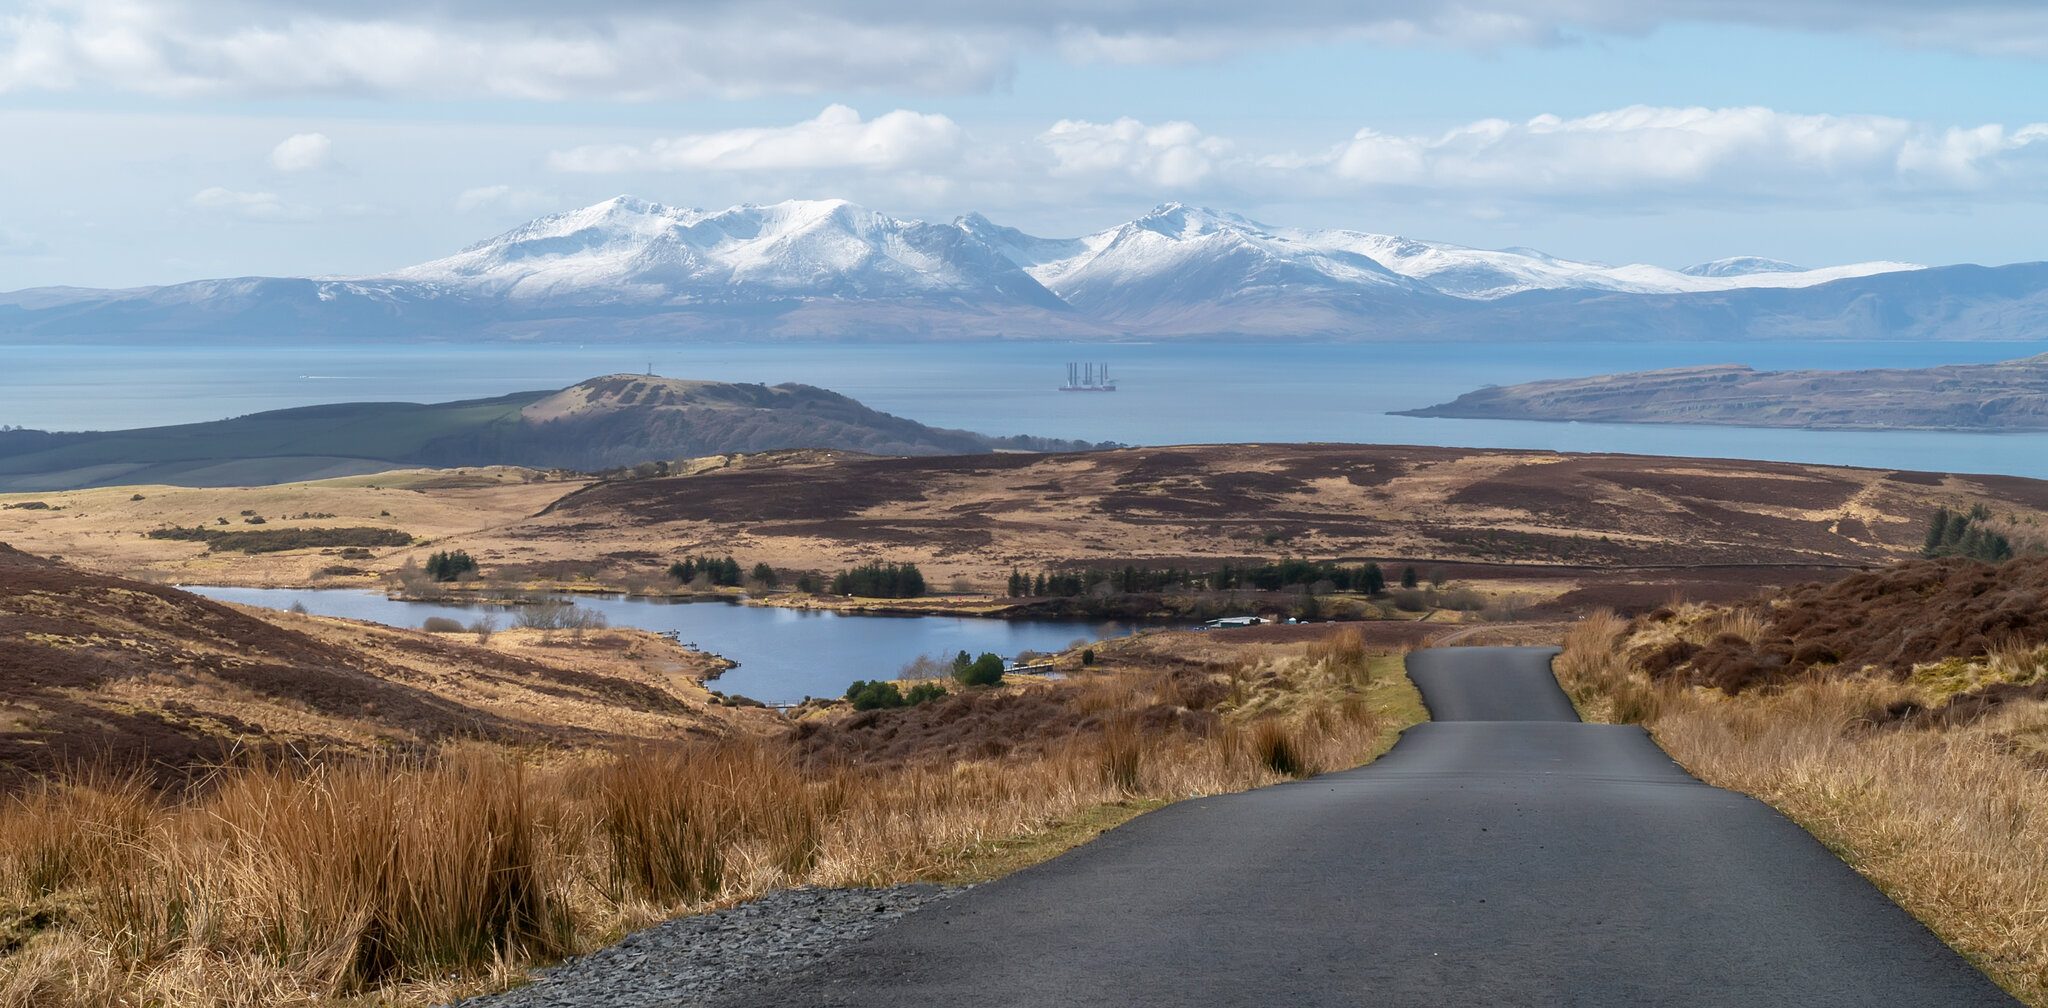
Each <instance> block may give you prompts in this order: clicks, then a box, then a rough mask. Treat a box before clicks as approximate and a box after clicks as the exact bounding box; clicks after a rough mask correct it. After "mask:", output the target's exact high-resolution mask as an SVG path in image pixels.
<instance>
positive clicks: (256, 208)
mask: <svg viewBox="0 0 2048 1008" xmlns="http://www.w3.org/2000/svg"><path fill="white" fill-rule="evenodd" d="M185 204H186V205H187V206H190V207H192V208H194V209H197V210H205V211H209V212H213V213H221V214H228V215H231V216H235V217H244V218H247V219H249V220H257V221H292V220H308V219H311V218H313V217H315V216H318V215H317V214H316V213H315V212H314V211H313V210H312V209H311V208H309V207H303V206H298V205H296V204H293V203H288V202H286V201H285V200H284V198H283V197H281V196H279V195H278V194H276V193H273V192H240V191H237V190H234V189H228V188H225V187H223V186H210V187H208V188H205V189H201V190H199V191H198V192H196V193H193V194H192V197H191V198H190V199H188V200H186V201H185Z"/></svg>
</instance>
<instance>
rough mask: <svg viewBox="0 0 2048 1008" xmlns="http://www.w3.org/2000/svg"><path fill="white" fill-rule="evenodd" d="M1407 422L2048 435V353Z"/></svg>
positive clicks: (1442, 411)
mask: <svg viewBox="0 0 2048 1008" xmlns="http://www.w3.org/2000/svg"><path fill="white" fill-rule="evenodd" d="M1401 415H1403V416H1420V417H1462V418H1471V419H1486V420H1581V421H1594V422H1606V423H1691V424H1725V425H1731V426H1741V427H1811V428H1831V429H1844V430H1896V429H1930V430H1985V431H2017V430H2048V355H2043V356H2039V357H2029V358H2026V359H2024V360H2015V361H2005V362H2003V363H1999V364H1955V365H1946V366H1942V367H1931V368H1913V369H1902V368H1885V369H1871V370H1863V371H1755V370H1751V369H1750V368H1746V367H1741V366H1738V365H1722V366H1713V367H1690V368H1671V369H1667V370H1662V371H1637V372H1630V373H1626V374H1612V375H1600V376H1597V377H1593V378H1562V379H1557V380H1553V381H1540V382H1529V383H1527V384H1522V385H1509V386H1503V387H1495V388H1485V389H1479V390H1477V391H1474V392H1467V393H1465V394H1464V395H1461V396H1459V397H1458V398H1456V399H1454V400H1452V401H1450V402H1447V403H1440V404H1438V405H1435V406H1428V407H1424V408H1422V409H1417V410H1406V411H1403V413H1402V414H1401Z"/></svg>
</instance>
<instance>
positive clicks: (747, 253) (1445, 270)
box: [363, 196, 1922, 310]
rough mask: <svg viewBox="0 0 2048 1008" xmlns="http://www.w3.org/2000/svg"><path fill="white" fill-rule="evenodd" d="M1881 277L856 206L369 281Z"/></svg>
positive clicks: (940, 283) (849, 294)
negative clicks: (1063, 226) (1014, 220)
mask: <svg viewBox="0 0 2048 1008" xmlns="http://www.w3.org/2000/svg"><path fill="white" fill-rule="evenodd" d="M1920 268H1922V267H1920V266H1917V265H1914V264H1910V263H1894V262H1869V263H1855V264H1850V265H1844V266H1831V267H1825V268H1821V269H1801V268H1799V267H1796V266H1792V265H1790V264H1788V263H1782V262H1777V261H1775V260H1768V259H1761V258H1756V257H1736V258H1732V259H1722V260H1716V261H1714V262H1710V263H1703V264H1700V265H1698V266H1693V267H1688V268H1687V269H1685V270H1672V269H1666V268H1664V267H1659V266H1647V265H1628V266H1606V265H1602V264H1599V263H1588V262H1575V261H1572V260H1567V259H1559V258H1555V257H1553V256H1549V255H1546V254H1544V253H1541V252H1536V251H1533V250H1529V249H1504V250H1488V249H1473V248H1465V247H1462V246H1458V245H1450V244H1445V243H1441V242H1426V241H1415V240H1411V239H1407V238H1401V237H1396V236H1392V235H1381V234H1372V233H1368V232H1360V231H1347V230H1341V229H1314V228H1281V227H1269V226H1267V225H1264V224H1260V223H1258V222H1257V221H1253V220H1249V219H1247V218H1244V217H1241V216H1238V215H1236V214H1230V213H1222V212H1218V211H1214V210H1208V209H1203V208H1200V207H1190V206H1184V205H1181V204H1177V203H1169V204H1165V205H1162V206H1160V207H1158V208H1156V209H1155V210H1153V211H1152V212H1151V213H1149V214H1147V215H1145V216H1143V217H1140V218H1138V219H1137V220H1134V221H1131V222H1129V223H1126V224H1122V225H1119V226H1117V227H1114V228H1110V229H1108V230H1105V231H1101V232H1097V233H1095V234H1092V235H1086V236H1083V237H1080V238H1066V239H1057V238H1040V237H1036V236H1033V235H1029V234H1026V233H1024V232H1022V231H1019V230H1017V229H1015V228H1008V227H1003V226H1001V225H997V224H995V223H993V222H990V221H989V220H988V219H987V218H985V217H982V216H981V215H979V214H971V215H968V216H966V217H962V218H960V219H958V220H956V221H954V222H953V223H951V224H945V225H941V224H930V223H925V222H922V221H916V220H906V219H897V218H892V217H887V216H884V215H882V214H879V213H876V212H874V211H871V210H867V209H864V208H862V207H859V206H856V205H854V204H852V203H848V202H846V201H844V200H790V201H786V202H783V203H776V204H772V205H768V206H755V205H742V206H736V207H732V208H729V209H726V210H719V211H704V210H691V209H681V208H676V207H669V206H664V205H662V204H659V203H651V202H647V201H644V200H639V199H635V198H633V197H630V196H620V197H617V198H614V199H610V200H606V201H604V202H602V203H599V204H596V205H594V206H589V207H584V208H582V209H580V210H571V211H568V212H565V213H559V214H553V215H550V216H547V217H542V218H539V219H537V220H534V221H532V222H529V223H527V224H524V225H521V226H520V227H517V228H514V229H512V230H510V231H507V232H506V233H504V234H502V235H499V236H497V237H495V238H492V239H490V240H488V241H484V242H481V243H479V244H477V245H473V246H471V247H470V248H467V249H464V250H463V251H461V252H458V253H456V254H455V255H452V256H448V257H446V258H443V259H437V260H435V261H433V262H428V263H422V264H420V265H417V266H413V267H409V268H407V269H403V270H399V271H397V272H395V273H392V274H389V275H387V276H383V277H374V278H363V279H365V280H368V281H373V282H374V281H402V282H411V283H418V284H423V285H426V286H428V287H431V288H440V289H452V290H459V291H462V292H463V293H467V294H472V295H476V294H480V295H487V296H500V297H505V298H508V299H511V300H514V301H544V300H547V299H550V298H554V297H561V296H574V297H577V298H579V299H590V298H597V299H600V300H604V301H624V302H650V303H663V302H666V303H685V302H696V301H719V300H745V299H749V298H762V297H768V298H810V297H837V298H886V297H902V296H916V297H961V298H975V297H989V296H993V295H1001V296H1003V297H1005V298H1009V299H1020V298H1021V299H1022V300H1024V301H1026V302H1029V303H1032V304H1036V305H1039V306H1041V307H1054V308H1057V307H1063V305H1061V304H1060V302H1061V301H1064V302H1065V303H1066V304H1067V305H1071V306H1074V307H1079V308H1099V307H1104V306H1111V305H1114V306H1120V307H1121V308H1123V309H1126V310H1138V309H1139V308H1141V307H1143V306H1144V303H1145V302H1146V301H1147V300H1148V299H1166V300H1171V301H1183V302H1185V301H1193V300H1209V299H1226V298H1230V297H1239V296H1249V295H1256V294H1259V293H1273V292H1290V291H1315V292H1320V293H1326V294H1338V295H1345V296H1349V295H1351V294H1361V295H1362V294H1368V293H1370V294H1371V295H1372V296H1373V297H1376V298H1377V297H1385V296H1389V295H1398V294H1401V293H1412V294H1417V295H1423V296H1430V295H1447V296H1450V297H1455V298H1462V299H1467V300H1492V299H1497V298H1502V297H1507V296H1509V295H1513V294H1517V293H1522V292H1525V291H1537V290H1560V291H1615V292H1627V293H1673V294H1675V293H1699V292H1709V291H1725V290H1735V289H1740V288H1753V287H1807V286H1812V285H1815V284H1821V283H1827V282H1829V281H1833V280H1842V279H1847V278H1851V277H1863V276H1870V275H1874V274H1878V273H1888V272H1895V271H1900V270H1911V269H1920Z"/></svg>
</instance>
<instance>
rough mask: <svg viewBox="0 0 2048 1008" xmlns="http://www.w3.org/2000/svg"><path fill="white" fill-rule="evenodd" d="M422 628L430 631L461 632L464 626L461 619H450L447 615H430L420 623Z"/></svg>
mask: <svg viewBox="0 0 2048 1008" xmlns="http://www.w3.org/2000/svg"><path fill="white" fill-rule="evenodd" d="M420 629H422V630H425V631H426V632H428V633H461V632H462V631H463V629H464V628H463V626H462V621H461V620H453V619H449V618H448V617H446V616H429V617H427V618H426V619H425V620H424V621H422V622H421V623H420Z"/></svg>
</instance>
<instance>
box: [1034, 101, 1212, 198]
mask: <svg viewBox="0 0 2048 1008" xmlns="http://www.w3.org/2000/svg"><path fill="white" fill-rule="evenodd" d="M1038 142H1039V143H1040V144H1042V145H1044V147H1045V149H1046V150H1047V151H1048V152H1050V153H1051V154H1052V157H1053V172H1054V174H1057V175H1064V176H1074V177H1102V176H1121V177H1123V178H1126V179H1129V180H1131V181H1135V182H1138V183H1141V184H1144V185H1149V186H1155V187H1158V188H1162V189H1175V190H1186V189H1193V188H1195V187H1197V186H1199V185H1201V184H1202V182H1203V181H1204V180H1205V179H1207V178H1208V177H1209V176H1210V174H1211V173H1212V172H1213V171H1214V170H1215V168H1216V165H1217V162H1218V161H1219V160H1220V159H1221V158H1223V157H1225V156H1226V155H1227V154H1229V152H1230V144H1229V143H1228V142H1226V141H1224V140H1220V139H1217V138H1215V137H1209V136H1204V135H1202V131H1201V130H1199V129H1196V128H1195V126H1194V124H1192V123H1186V122H1166V123H1161V124H1159V125H1157V126H1147V125H1146V124H1144V123H1142V122H1139V121H1138V120H1136V119H1132V118H1129V117H1125V118H1121V119H1118V120H1116V121H1115V122H1110V123H1092V122H1086V121H1083V120H1076V119H1062V120H1060V121H1059V122H1056V123H1054V124H1053V125H1052V128H1051V129H1048V130H1046V131H1045V132H1044V133H1041V134H1039V137H1038Z"/></svg>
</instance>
